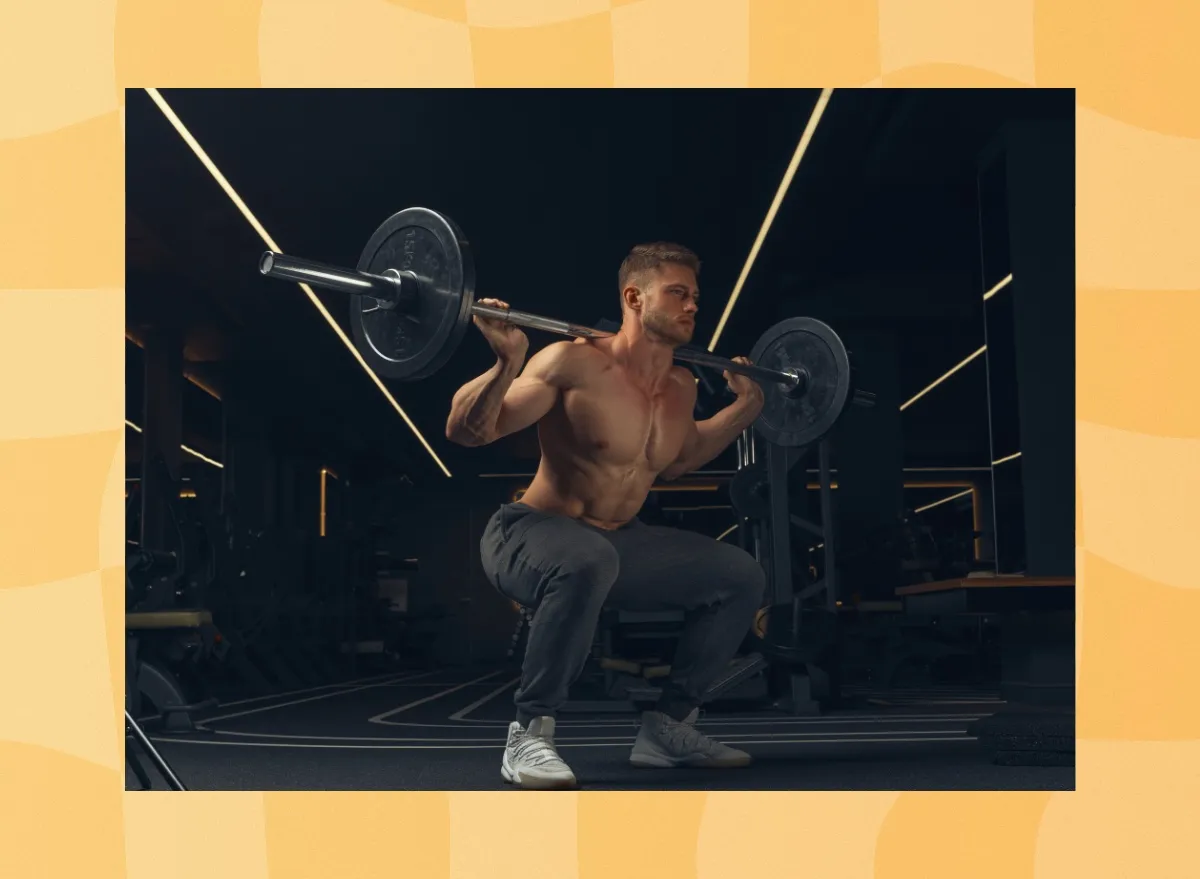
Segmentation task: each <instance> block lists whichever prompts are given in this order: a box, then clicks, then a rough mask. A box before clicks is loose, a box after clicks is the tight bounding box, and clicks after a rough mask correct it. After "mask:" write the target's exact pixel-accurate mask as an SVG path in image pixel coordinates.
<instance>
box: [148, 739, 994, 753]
mask: <svg viewBox="0 0 1200 879" xmlns="http://www.w3.org/2000/svg"><path fill="white" fill-rule="evenodd" d="M151 738H152V741H155V742H159V743H161V744H169V745H173V744H181V745H216V746H225V747H229V748H309V749H314V750H333V751H494V750H497V749H499V748H500V747H501V746H502V745H501V743H499V742H493V743H488V744H478V745H325V744H317V745H311V744H299V743H291V742H223V741H216V740H213V741H209V740H207V739H170V738H158V737H151ZM632 741H633V740H632V739H622V740H620V741H609V742H580V743H575V744H571V743H567V744H565V745H564V746H563V747H566V748H628V747H629V746H630V745H631V744H632ZM973 741H975V737H974V736H967V735H954V736H929V737H921V736H915V737H889V736H879V737H877V738H871V739H853V740H846V739H755V740H752V741H740V742H738V744H739V745H840V744H851V743H853V744H863V743H885V742H887V743H893V742H973Z"/></svg>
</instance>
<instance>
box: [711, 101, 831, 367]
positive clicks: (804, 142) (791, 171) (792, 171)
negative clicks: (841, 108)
mask: <svg viewBox="0 0 1200 879" xmlns="http://www.w3.org/2000/svg"><path fill="white" fill-rule="evenodd" d="M831 95H833V89H821V96H820V97H819V98H817V105H816V106H815V107H813V111H812V115H810V116H809V117H808V125H806V126H804V134H802V135H800V143H798V144H797V145H796V152H795V153H793V154H792V161H791V162H790V163H789V164H788V167H787V171H786V172H784V175H783V180H781V181H780V183H779V189H778V190H776V192H775V200H774V201H773V202H771V208H770V210H768V211H767V218H766V219H765V220H763V224H762V228H761V229H759V230H758V237H757V238H756V239H754V246H753V247H751V248H750V256H749V257H747V258H746V264H745V265H744V266H742V273H741V275H740V276H739V277H738V279H737V284H735V285H734V287H733V293H731V294H730V296H729V301H728V302H727V303H725V311H724V312H723V313H722V314H721V319H720V320H719V321H718V322H717V329H716V332H714V333H713V337H712V340H711V341H710V342H709V343H708V350H709V351H715V350H716V349H717V342H718V340H719V339H720V338H721V333H723V332H724V331H725V322H726V321H728V320H729V315H730V313H731V312H732V311H733V306H734V305H736V304H737V301H738V297H739V296H740V295H741V294H742V287H743V286H744V285H745V283H746V278H748V277H749V276H750V268H751V267H752V266H753V265H754V260H755V259H757V258H758V252H759V250H761V249H762V245H763V242H764V241H766V239H767V232H768V231H769V230H770V228H771V223H772V222H774V220H775V215H776V214H777V213H778V212H779V206H780V205H782V204H783V197H784V196H785V195H787V191H788V187H789V186H791V185H792V178H793V177H795V176H796V169H797V168H799V167H800V160H801V159H802V158H804V152H805V150H807V149H808V144H809V142H810V141H811V140H812V137H813V132H815V131H816V130H817V123H818V122H820V121H821V115H822V114H823V113H824V112H825V107H826V105H828V104H829V98H830V96H831Z"/></svg>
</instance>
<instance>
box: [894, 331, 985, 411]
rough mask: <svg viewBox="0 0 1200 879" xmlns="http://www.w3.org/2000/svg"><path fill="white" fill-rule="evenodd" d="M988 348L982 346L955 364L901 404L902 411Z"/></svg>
mask: <svg viewBox="0 0 1200 879" xmlns="http://www.w3.org/2000/svg"><path fill="white" fill-rule="evenodd" d="M986 350H987V345H984V346H982V347H981V348H980V349H979V350H978V351H976V352H975V353H974V354H972V355H970V356H969V357H967V358H966V359H965V360H963V361H962V362H961V363H959V364H958V365H957V366H955V367H954V368H953V369H951V370H950V371H949V372H947V373H946V374H945V375H943V376H942V377H941V378H939V379H938V380H937V381H935V382H934V383H933V384H931V385H930V386H929V387H927V388H925V390H923V391H921V392H920V393H919V394H917V395H916V396H915V397H913V398H912V399H910V400H909V401H908V402H907V403H904V404H902V405H901V406H900V411H901V412H903V411H904V410H905V409H907V408H908V407H909V406H911V405H912V404H913V403H915V402H917V400H919V399H921V398H922V397H924V396H925V395H926V394H928V393H929V392H930V391H932V390H933V389H934V388H936V387H937V386H938V385H940V384H941V383H942V382H944V381H945V380H946V379H948V378H950V376H952V375H954V373H956V372H958V371H959V370H960V369H962V368H963V367H964V366H966V365H967V364H968V363H970V362H971V361H972V360H974V359H975V358H976V357H978V356H979V355H980V354H982V353H983V352H984V351H986Z"/></svg>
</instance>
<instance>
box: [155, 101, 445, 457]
mask: <svg viewBox="0 0 1200 879" xmlns="http://www.w3.org/2000/svg"><path fill="white" fill-rule="evenodd" d="M146 94H148V95H149V96H150V99H151V100H152V101H154V103H155V104H157V105H158V109H160V110H161V111H162V113H163V115H164V116H166V117H167V121H168V122H170V123H171V125H172V126H174V128H175V130H176V131H177V132H179V136H180V137H182V138H183V140H184V143H186V144H187V145H188V146H189V147H190V148H191V150H192V152H193V153H195V154H196V158H198V159H199V160H200V162H201V164H203V165H204V167H205V168H207V169H208V173H209V174H211V175H212V176H213V179H214V180H216V181H217V184H218V185H219V186H220V187H221V189H223V190H225V194H226V195H228V196H229V198H230V200H231V201H232V202H233V203H234V205H235V206H236V207H237V209H238V210H239V211H240V212H241V214H242V216H243V217H245V218H246V221H247V222H248V223H249V224H250V225H251V226H253V227H254V231H255V232H257V233H258V237H259V238H261V239H262V240H263V242H264V243H265V244H266V245H267V247H268V248H269V249H271V250H273V251H275V252H276V253H283V252H284V251H283V249H282V248H281V247H280V246H279V245H278V244H276V243H275V239H273V238H272V237H271V236H270V235H268V234H267V230H266V229H264V228H263V225H262V223H260V222H259V221H258V218H257V217H255V216H254V214H252V213H251V212H250V208H248V207H246V203H245V202H244V201H242V197H241V196H240V195H238V194H237V192H236V191H234V188H233V187H232V186H231V185H230V184H229V181H228V180H226V179H225V175H224V174H222V173H221V171H220V169H219V168H217V166H216V165H215V164H213V161H212V159H210V158H209V157H208V153H206V152H205V151H204V148H203V147H202V146H200V144H199V142H197V140H196V138H194V137H193V136H192V133H191V132H190V131H188V129H187V127H186V126H185V125H184V124H183V122H182V121H180V119H179V117H178V116H176V115H175V111H174V110H172V109H171V107H170V105H168V104H167V102H166V100H165V99H164V98H163V96H162V95H160V94H159V93H158V89H154V88H148V89H146ZM300 289H301V290H303V291H304V292H305V294H306V295H307V296H308V299H309V301H310V302H311V303H312V304H313V305H314V306H316V309H317V311H319V312H320V313H321V317H323V318H325V322H326V323H328V324H329V326H330V327H332V328H333V331H334V332H335V333H336V334H337V337H338V338H339V339H341V340H342V344H344V345H345V346H346V347H347V348H348V349H349V350H350V353H351V354H353V355H354V359H355V360H357V361H358V364H359V366H361V367H362V368H363V370H364V371H365V372H366V373H367V375H369V376H370V377H371V381H373V382H374V383H375V386H376V387H377V388H379V390H380V392H381V393H382V394H383V396H384V397H386V398H387V401H388V402H389V403H391V404H392V408H393V409H395V410H396V412H397V413H398V414H399V415H400V417H401V418H403V419H404V423H405V424H407V425H408V428H409V430H411V431H412V432H413V435H414V436H415V437H416V438H417V441H418V442H420V443H421V445H422V446H423V447H424V448H425V451H427V452H428V453H429V456H430V457H431V458H433V460H434V463H436V464H437V465H438V467H439V468H440V469H441V471H442V472H443V473H445V474H446V476H450V475H451V474H450V471H449V470H447V469H446V465H445V464H443V463H442V459H441V458H439V457H438V455H437V452H435V451H434V450H433V446H431V445H429V443H428V442H427V441H426V439H425V437H424V436H423V435H422V434H421V431H420V430H418V429H417V426H416V425H415V424H413V422H412V419H411V418H409V417H408V413H407V412H405V411H404V409H402V408H401V406H400V404H399V403H398V402H397V401H396V398H395V397H393V396H392V392H391V391H389V390H388V389H387V386H386V385H385V384H384V383H383V381H382V380H381V379H380V378H379V376H377V375H376V374H375V370H373V369H371V367H370V366H368V365H367V361H366V360H364V359H363V356H362V354H360V353H359V351H358V348H356V347H355V346H354V343H353V342H351V341H350V338H349V337H348V336H347V335H346V333H345V331H344V330H343V329H342V328H341V325H340V324H338V322H337V321H336V320H334V318H333V315H331V314H330V313H329V312H328V310H326V308H325V305H324V303H322V302H321V300H320V299H318V298H317V295H316V294H315V293H313V291H312V288H311V287H309V286H308V284H304V283H301V284H300Z"/></svg>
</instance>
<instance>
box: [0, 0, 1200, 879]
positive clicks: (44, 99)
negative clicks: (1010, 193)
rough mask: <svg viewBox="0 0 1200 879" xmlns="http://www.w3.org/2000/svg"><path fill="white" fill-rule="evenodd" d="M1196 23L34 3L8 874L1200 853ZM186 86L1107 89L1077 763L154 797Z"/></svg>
mask: <svg viewBox="0 0 1200 879" xmlns="http://www.w3.org/2000/svg"><path fill="white" fill-rule="evenodd" d="M1197 33H1200V4H1197V3H1196V2H1195V0H1140V2H1134V0H970V2H964V0H703V2H701V0H190V2H185V0H37V2H26V3H16V2H9V3H4V4H0V376H2V378H0V398H2V404H0V876H3V877H6V879H7V877H12V879H25V877H42V876H53V877H60V876H61V877H72V879H85V877H86V879H109V877H114V879H115V877H121V876H128V877H138V879H143V877H144V879H168V877H193V876H194V877H204V879H212V877H223V879H235V877H237V879H240V877H249V879H260V877H261V879H267V877H269V879H300V877H314V879H318V877H319V879H340V877H354V879H357V877H383V876H388V877H391V876H401V875H403V876H412V877H420V879H437V877H454V879H467V877H488V879H505V877H510V876H511V877H520V879H534V877H554V879H573V877H579V879H593V877H596V879H598V877H602V876H603V877H607V876H618V877H641V876H650V877H655V879H676V877H680V879H683V877H687V879H691V877H700V879H715V877H733V876H746V875H751V874H752V872H753V873H761V874H765V875H772V876H804V877H825V876H837V877H867V876H878V877H889V879H891V877H909V876H912V877H920V879H938V877H947V879H967V877H992V876H995V877H1003V879H1021V877H1035V876H1036V877H1050V876H1074V875H1079V876H1087V877H1089V879H1095V877H1109V876H1149V877H1155V879H1163V877H1173V876H1180V877H1183V876H1189V877H1194V876H1196V875H1198V873H1197V870H1198V868H1197V867H1196V866H1195V865H1196V862H1197V861H1196V858H1197V855H1196V849H1195V846H1196V830H1197V827H1198V821H1200V819H1198V817H1197V816H1198V814H1200V806H1198V803H1200V711H1198V710H1197V708H1196V700H1197V693H1198V692H1200V688H1198V687H1197V683H1196V681H1197V671H1198V670H1200V636H1198V635H1197V632H1198V631H1200V566H1198V565H1197V563H1196V555H1195V547H1196V535H1197V532H1198V531H1200V516H1198V514H1197V512H1196V508H1197V502H1198V501H1200V403H1198V402H1197V401H1198V400H1200V395H1198V394H1197V391H1196V383H1195V379H1196V378H1197V377H1198V373H1200V343H1197V341H1196V337H1197V334H1198V332H1200V246H1197V241H1200V114H1198V111H1197V99H1196V93H1195V84H1196V83H1197V82H1200V51H1197V50H1196V47H1195V45H1194V43H1195V36H1196V34H1197ZM1188 83H1192V85H1191V86H1189V85H1188ZM151 85H153V86H163V87H168V86H177V87H183V86H229V87H254V86H399V87H403V86H427V85H445V86H471V85H475V86H507V85H525V86H551V85H554V86H557V85H563V86H630V85H637V86H688V85H705V86H739V87H740V86H752V87H759V86H800V85H803V86H836V87H839V88H849V87H856V86H988V87H990V86H1001V87H1006V86H1011V87H1027V86H1042V87H1044V86H1060V87H1061V86H1073V87H1075V88H1077V89H1078V91H1077V100H1078V117H1077V121H1078V135H1077V137H1078V141H1077V142H1078V146H1077V156H1078V167H1077V171H1076V174H1077V181H1078V210H1077V224H1078V225H1077V234H1078V239H1077V255H1078V259H1077V266H1078V269H1077V272H1078V273H1077V278H1078V306H1077V307H1078V400H1077V407H1078V412H1077V419H1078V420H1077V422H1076V429H1077V450H1078V458H1077V463H1076V476H1077V486H1076V502H1075V503H1076V519H1077V529H1078V530H1077V551H1076V557H1077V561H1078V575H1079V578H1080V579H1079V583H1080V587H1081V588H1080V589H1079V590H1078V593H1079V610H1080V613H1079V617H1078V619H1079V623H1078V635H1079V638H1078V648H1077V650H1078V659H1079V664H1078V668H1079V670H1078V684H1079V689H1078V692H1079V720H1078V734H1079V745H1078V748H1079V750H1078V778H1079V781H1078V791H1077V792H1075V793H1038V792H1032V793H1006V794H988V793H937V794H933V793H820V794H817V793H778V792H776V793H732V792H720V793H675V792H662V793H599V792H596V793H584V794H578V795H575V794H568V795H558V796H550V795H537V794H532V795H524V794H497V793H438V792H429V793H301V792H279V793H253V792H245V793H240V792H238V793H191V794H186V795H181V796H169V795H167V794H165V793H164V794H156V793H128V794H127V793H125V792H124V790H123V788H124V784H123V777H124V776H123V770H122V737H121V710H120V709H121V701H122V692H121V688H122V675H121V669H122V662H123V657H122V652H123V644H122V638H121V633H122V623H123V607H122V603H123V598H122V594H123V593H122V573H121V565H122V557H123V552H124V540H123V522H122V510H123V503H122V498H123V487H124V485H123V476H124V458H125V449H124V441H123V437H124V431H123V427H122V409H123V392H122V379H123V375H124V373H123V368H122V357H123V344H124V343H123V332H122V330H123V323H122V321H123V313H122V312H123V308H122V306H123V298H122V288H123V283H124V272H123V258H122V254H123V247H122V241H123V239H122V232H123V219H124V218H123V205H122V192H123V184H124V178H123V174H124V170H123V169H124V160H123V149H122V147H123V112H122V105H123V101H124V97H123V91H122V90H123V89H124V88H125V87H139V86H151ZM833 100H834V101H836V100H837V94H836V92H835V94H834V97H833ZM185 121H186V120H185ZM248 148H249V147H248ZM233 183H234V185H235V186H236V185H237V181H233ZM766 207H767V206H766V205H764V211H765V209H766ZM185 208H186V206H183V205H181V206H180V209H181V210H183V209H185ZM513 797H517V798H515V799H514V798H513Z"/></svg>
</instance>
